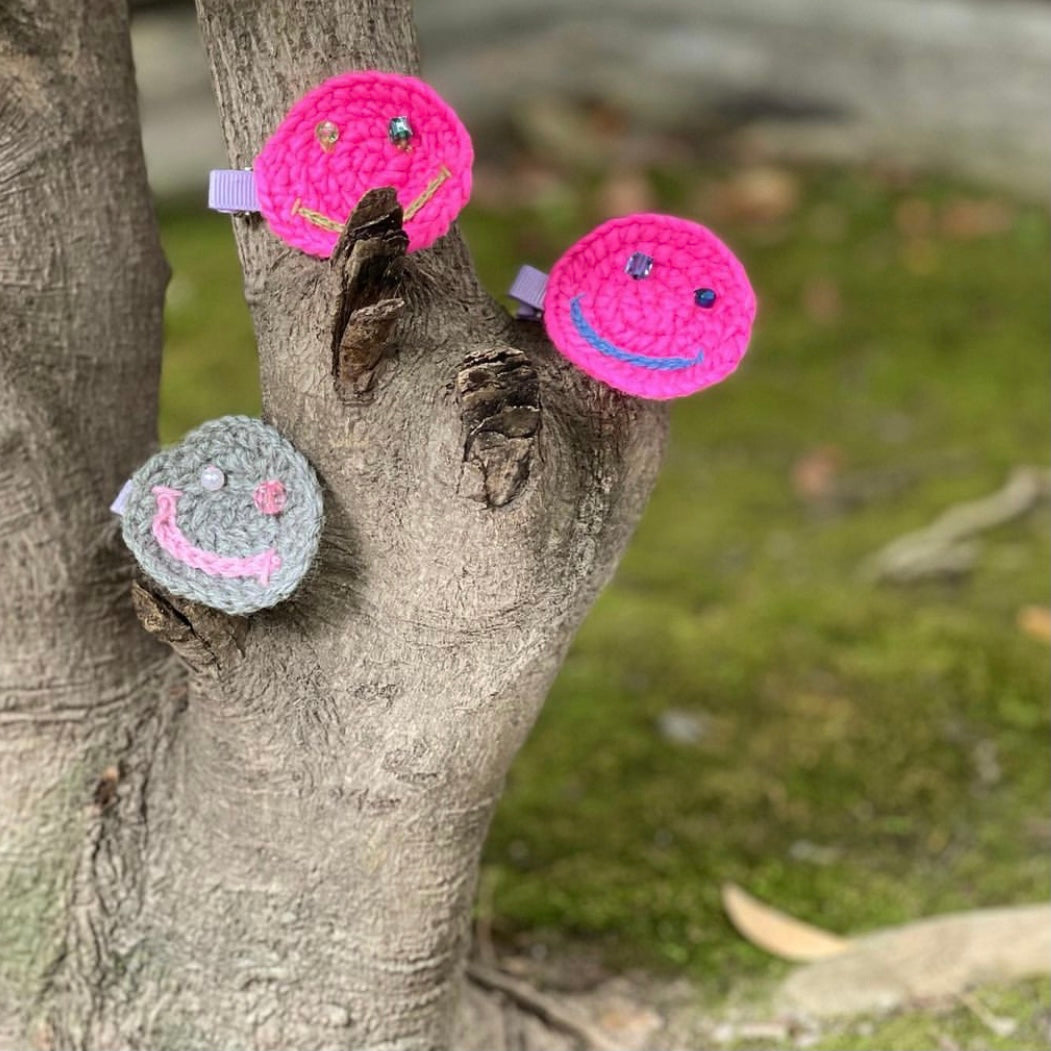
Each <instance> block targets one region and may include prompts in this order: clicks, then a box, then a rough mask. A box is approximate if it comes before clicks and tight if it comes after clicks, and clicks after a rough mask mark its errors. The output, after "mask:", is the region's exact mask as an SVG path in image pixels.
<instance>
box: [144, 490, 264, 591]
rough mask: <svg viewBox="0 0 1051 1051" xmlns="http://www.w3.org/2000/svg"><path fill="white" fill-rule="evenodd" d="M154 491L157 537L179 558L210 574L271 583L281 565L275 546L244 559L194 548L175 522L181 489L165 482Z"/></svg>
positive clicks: (179, 560) (154, 528) (163, 546)
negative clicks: (272, 576) (271, 578)
mask: <svg viewBox="0 0 1051 1051" xmlns="http://www.w3.org/2000/svg"><path fill="white" fill-rule="evenodd" d="M151 491H152V493H153V495H154V496H155V497H156V498H157V513H156V514H155V515H154V516H153V522H152V523H151V529H152V530H153V535H154V538H155V539H156V541H157V543H158V544H160V546H161V547H162V548H163V549H164V551H166V552H167V553H168V554H169V555H171V556H172V558H174V559H176V561H178V562H182V563H183V565H186V566H189V567H190V568H191V569H199V570H200V571H201V572H202V573H207V574H208V576H210V577H228V578H236V577H255V578H256V579H257V580H258V581H259V583H260V584H269V583H270V574H271V573H273V572H275V571H276V570H278V569H280V568H281V556H280V555H278V553H277V551H275V550H274V548H272V547H269V548H267V549H266V550H265V551H260V552H258V553H257V554H254V555H247V556H245V557H244V558H236V557H233V556H228V555H217V554H215V552H214V551H205V550H204V548H200V547H194V545H193V544H191V543H190V541H189V540H187V539H186V536H185V535H184V534H183V531H182V530H181V529H180V528H179V526H178V523H177V522H176V508H177V507H178V504H179V497H180V496H182V491H181V490H179V489H169V488H168V487H167V486H164V485H155V486H154V487H153V489H152V490H151Z"/></svg>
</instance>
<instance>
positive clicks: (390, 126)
mask: <svg viewBox="0 0 1051 1051" xmlns="http://www.w3.org/2000/svg"><path fill="white" fill-rule="evenodd" d="M473 159H474V152H473V150H472V147H471V139H470V136H469V135H468V134H467V129H466V128H465V127H464V126H463V124H462V123H461V122H460V119H459V118H458V117H457V116H456V114H455V113H454V112H453V110H452V109H451V108H450V107H449V106H448V105H447V104H446V103H445V101H444V100H443V99H442V98H441V97H440V96H439V95H438V93H437V92H436V91H434V89H433V88H431V87H429V86H428V85H427V84H424V83H423V82H422V81H420V80H417V79H415V78H414V77H405V76H400V75H398V74H394V73H376V72H371V71H370V72H364V73H344V74H342V75H340V76H337V77H332V78H331V79H330V80H326V81H325V82H324V83H323V84H320V85H318V87H316V88H314V89H313V90H312V91H310V92H308V93H307V94H306V95H304V96H303V97H302V98H301V99H300V100H299V101H298V102H297V103H296V104H295V105H294V106H293V107H292V109H291V110H289V112H288V115H287V116H286V117H285V119H284V120H283V121H282V122H281V125H280V126H279V127H278V129H277V131H275V132H274V134H273V135H272V136H271V137H270V139H269V140H268V141H267V143H266V145H265V146H264V147H263V150H262V152H261V153H260V155H259V156H258V157H257V158H256V162H255V167H254V171H255V180H256V192H257V194H258V198H259V206H260V210H261V211H262V213H263V215H264V216H265V217H266V220H267V222H268V223H269V225H270V227H271V228H272V229H273V230H274V232H275V233H276V234H278V236H279V237H281V238H283V239H284V240H285V241H287V242H288V243H289V244H291V245H294V246H295V247H296V248H299V249H302V250H303V251H304V252H308V253H310V254H311V255H316V256H321V257H323V258H325V257H328V256H330V255H331V254H332V249H333V248H335V246H336V242H337V241H338V240H339V235H340V232H341V231H342V229H343V226H344V224H345V223H346V221H347V218H348V216H349V215H350V213H351V212H352V211H353V210H354V207H355V206H356V205H357V203H358V201H360V200H361V198H362V196H363V195H364V194H365V193H366V192H367V191H369V190H372V189H377V188H379V187H382V186H391V187H393V188H394V190H395V191H396V193H397V195H398V201H399V203H400V204H401V206H402V209H403V212H404V226H405V232H406V233H407V234H408V236H409V250H410V251H415V250H416V249H419V248H426V247H427V245H429V244H431V243H432V242H433V241H434V240H435V239H437V238H438V237H440V236H441V235H442V234H444V233H445V232H446V230H448V229H449V226H450V225H451V224H452V222H453V220H454V219H455V218H456V216H457V215H458V214H459V212H460V209H461V208H463V206H464V204H466V202H467V199H468V197H469V196H470V193H471V164H472V162H473Z"/></svg>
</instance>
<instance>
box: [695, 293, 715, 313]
mask: <svg viewBox="0 0 1051 1051" xmlns="http://www.w3.org/2000/svg"><path fill="white" fill-rule="evenodd" d="M693 301H694V302H695V303H696V304H697V305H698V306H699V307H704V309H705V310H707V309H708V308H709V307H713V306H715V290H714V289H712V288H698V289H697V291H696V292H694V294H693Z"/></svg>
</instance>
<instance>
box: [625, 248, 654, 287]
mask: <svg viewBox="0 0 1051 1051" xmlns="http://www.w3.org/2000/svg"><path fill="white" fill-rule="evenodd" d="M652 269H653V256H649V255H646V254H645V253H644V252H632V253H631V255H630V256H629V257H628V262H627V265H626V266H625V267H624V273H625V274H627V275H628V277H633V278H635V280H636V281H641V280H642V278H644V277H649V276H650V271H651V270H652Z"/></svg>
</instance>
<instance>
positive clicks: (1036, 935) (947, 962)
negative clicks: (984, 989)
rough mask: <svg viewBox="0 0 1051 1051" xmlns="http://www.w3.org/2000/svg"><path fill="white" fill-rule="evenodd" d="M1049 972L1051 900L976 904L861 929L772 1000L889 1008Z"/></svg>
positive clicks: (809, 1009)
mask: <svg viewBox="0 0 1051 1051" xmlns="http://www.w3.org/2000/svg"><path fill="white" fill-rule="evenodd" d="M1049 971H1051V906H1048V905H1047V904H1039V905H1016V906H1012V907H1009V908H1003V909H976V910H974V911H973V912H959V913H949V914H947V915H944V916H933V917H930V918H929V919H925V920H918V921H917V922H916V923H909V924H905V925H904V926H902V927H887V928H884V929H883V930H879V931H872V932H871V933H869V934H863V935H858V936H857V937H856V938H854V939H852V940H851V943H850V947H849V949H848V951H847V952H844V953H841V954H840V955H839V956H838V957H837V958H835V959H829V960H817V961H815V962H812V963H809V964H807V965H806V966H805V967H799V968H797V969H796V970H795V971H793V972H792V973H791V974H790V975H789V976H788V977H787V978H786V979H785V980H784V982H782V984H781V986H780V987H779V989H778V990H777V992H776V993H775V994H774V1002H775V1004H776V1005H777V1006H778V1007H779V1009H781V1010H786V1011H794V1012H803V1013H805V1014H807V1015H813V1016H815V1017H829V1016H833V1015H843V1014H861V1013H863V1012H866V1011H889V1010H893V1009H894V1008H897V1007H901V1006H902V1005H904V1004H909V1003H915V1002H917V1001H923V1000H928V1001H929V1000H945V999H948V998H952V997H958V996H959V995H960V994H961V993H963V992H964V991H965V990H967V989H968V988H970V987H971V986H973V985H974V984H975V983H977V982H982V981H984V982H989V981H994V982H1008V981H1012V980H1015V979H1019V978H1028V977H1033V976H1037V975H1045V974H1047V973H1048V972H1049Z"/></svg>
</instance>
